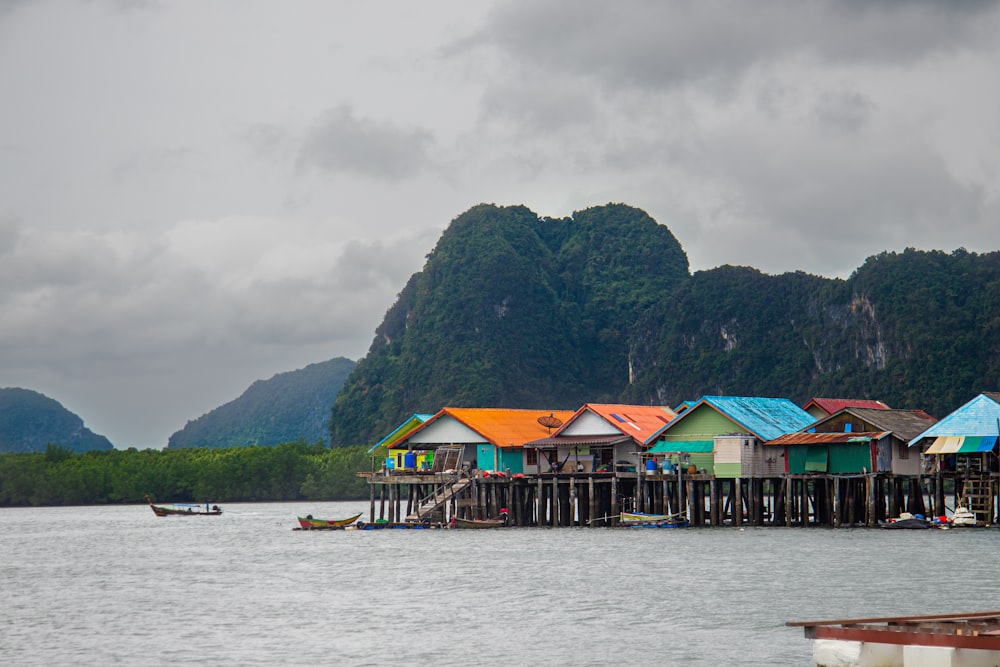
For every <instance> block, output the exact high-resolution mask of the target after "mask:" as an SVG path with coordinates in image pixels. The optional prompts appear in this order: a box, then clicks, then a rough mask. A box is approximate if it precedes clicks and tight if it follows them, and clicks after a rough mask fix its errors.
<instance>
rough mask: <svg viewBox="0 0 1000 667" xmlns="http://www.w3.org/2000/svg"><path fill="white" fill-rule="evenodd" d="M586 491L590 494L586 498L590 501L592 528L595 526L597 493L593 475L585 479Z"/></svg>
mask: <svg viewBox="0 0 1000 667" xmlns="http://www.w3.org/2000/svg"><path fill="white" fill-rule="evenodd" d="M587 490H588V491H589V492H590V493H589V498H587V500H589V501H590V527H591V528H593V527H594V526H595V525H597V493H596V489H595V488H594V475H593V473H591V474H590V476H588V477H587Z"/></svg>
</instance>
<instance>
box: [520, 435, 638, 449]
mask: <svg viewBox="0 0 1000 667" xmlns="http://www.w3.org/2000/svg"><path fill="white" fill-rule="evenodd" d="M630 440H632V438H630V437H628V436H627V435H563V436H558V437H557V436H552V437H551V438H541V439H540V440H532V441H531V442H526V443H524V446H525V447H531V448H536V447H576V446H580V447H582V446H584V445H587V446H589V445H605V446H608V445H619V444H621V443H623V442H629V441H630Z"/></svg>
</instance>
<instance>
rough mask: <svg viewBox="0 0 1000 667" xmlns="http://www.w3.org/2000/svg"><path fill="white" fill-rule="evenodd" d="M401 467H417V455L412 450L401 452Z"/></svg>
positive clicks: (408, 468) (410, 468)
mask: <svg viewBox="0 0 1000 667" xmlns="http://www.w3.org/2000/svg"><path fill="white" fill-rule="evenodd" d="M403 467H404V468H406V469H407V470H412V469H413V468H416V467H417V455H416V454H414V453H413V452H406V453H405V454H403Z"/></svg>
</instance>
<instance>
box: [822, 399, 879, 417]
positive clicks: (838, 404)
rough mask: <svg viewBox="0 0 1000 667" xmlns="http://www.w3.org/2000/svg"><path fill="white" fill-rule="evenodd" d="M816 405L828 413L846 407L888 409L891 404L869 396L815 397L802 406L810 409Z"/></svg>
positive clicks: (830, 413)
mask: <svg viewBox="0 0 1000 667" xmlns="http://www.w3.org/2000/svg"><path fill="white" fill-rule="evenodd" d="M813 405H815V406H816V407H818V408H819V409H820V410H822V411H823V412H825V413H826V414H828V415H832V414H833V413H835V412H840V411H841V410H843V409H844V408H869V409H872V410H888V409H889V406H888V405H886V404H885V403H883V402H882V401H876V400H872V399H868V398H814V399H812V400H810V401H809V402H808V403H806V404H805V405H803V406H802V409H803V410H807V411H808V410H809V408H810V406H813Z"/></svg>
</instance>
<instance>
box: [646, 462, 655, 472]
mask: <svg viewBox="0 0 1000 667" xmlns="http://www.w3.org/2000/svg"><path fill="white" fill-rule="evenodd" d="M646 472H656V459H647V460H646Z"/></svg>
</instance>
